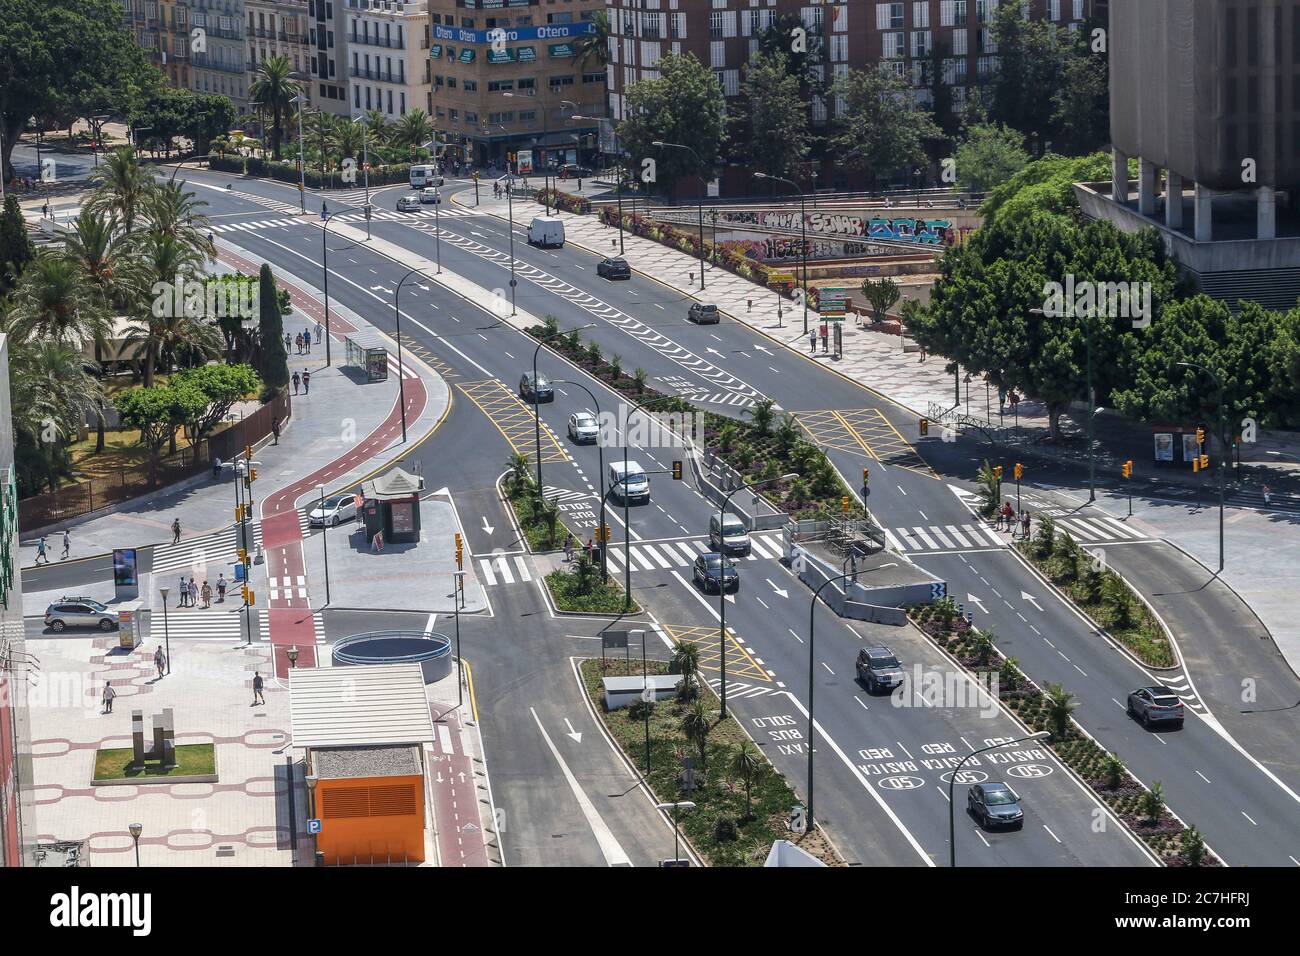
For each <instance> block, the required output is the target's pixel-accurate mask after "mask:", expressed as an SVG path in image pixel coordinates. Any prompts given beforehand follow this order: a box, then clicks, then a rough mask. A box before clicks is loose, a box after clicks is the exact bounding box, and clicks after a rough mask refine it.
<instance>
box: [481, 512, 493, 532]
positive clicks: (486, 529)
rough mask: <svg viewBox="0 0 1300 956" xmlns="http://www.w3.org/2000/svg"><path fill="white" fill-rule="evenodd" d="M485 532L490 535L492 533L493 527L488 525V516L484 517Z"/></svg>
mask: <svg viewBox="0 0 1300 956" xmlns="http://www.w3.org/2000/svg"><path fill="white" fill-rule="evenodd" d="M483 530H484V531H486V532H487V533H488V534H491V533H492V525H490V524H488V522H487V515H484V516H483Z"/></svg>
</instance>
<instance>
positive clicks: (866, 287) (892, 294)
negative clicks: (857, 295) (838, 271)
mask: <svg viewBox="0 0 1300 956" xmlns="http://www.w3.org/2000/svg"><path fill="white" fill-rule="evenodd" d="M902 294H903V292H902V290H901V289H900V288H899V286H898V283H897V282H895V281H894V280H893V279H891V278H890V277H889V276H885V277H883V278H881V279H878V280H877V279H863V280H862V297H863V298H864V299H866V300H867V305H869V306H871V321H873V322H883V321H885V319H886V318H888V317H889V310H890V309H892V308H893V307H894V306H895V305H896V304H897V303H898V300H899V298H901V297H902Z"/></svg>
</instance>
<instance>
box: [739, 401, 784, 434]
mask: <svg viewBox="0 0 1300 956" xmlns="http://www.w3.org/2000/svg"><path fill="white" fill-rule="evenodd" d="M774 408H776V402H775V401H774V400H773V399H770V398H760V399H759V400H758V401H756V402H755V403H754V404H753V405H751V406H749V408H746V409H743V410H742V411H741V414H742V415H744V416H746V417H747V418H748V419H749V423H750V425H751V427H752V428H753V429H754V431H755V432H757V433H758V434H759V435H766V434H767V433H768V432H770V431H771V430H772V422H773V421H775V420H776V412H774V411H773V409H774Z"/></svg>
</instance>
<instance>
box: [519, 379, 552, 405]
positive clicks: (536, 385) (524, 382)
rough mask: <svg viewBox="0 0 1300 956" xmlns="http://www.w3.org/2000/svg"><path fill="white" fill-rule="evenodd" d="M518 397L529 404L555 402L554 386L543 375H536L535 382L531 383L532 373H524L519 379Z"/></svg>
mask: <svg viewBox="0 0 1300 956" xmlns="http://www.w3.org/2000/svg"><path fill="white" fill-rule="evenodd" d="M519 397H520V398H522V399H523V400H524V401H526V402H529V403H531V404H534V405H535V404H537V403H538V402H553V401H555V386H554V385H552V384H551V380H550V379H549V378H547V377H546V376H545V375H542V374H540V373H539V374H538V376H537V381H536V382H534V381H533V373H532V372H524V374H523V375H521V376H520V377H519Z"/></svg>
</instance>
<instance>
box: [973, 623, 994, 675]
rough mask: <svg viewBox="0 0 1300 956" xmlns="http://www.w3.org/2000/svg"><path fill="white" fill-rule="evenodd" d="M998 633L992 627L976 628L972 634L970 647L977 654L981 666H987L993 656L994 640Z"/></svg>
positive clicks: (977, 661) (976, 660) (977, 660)
mask: <svg viewBox="0 0 1300 956" xmlns="http://www.w3.org/2000/svg"><path fill="white" fill-rule="evenodd" d="M996 640H997V634H996V633H995V632H994V631H993V629H992V628H976V629H975V630H974V632H973V633H972V634H971V640H970V647H971V651H973V652H974V654H975V662H976V663H977V664H979V666H980V667H987V666H988V663H989V661H990V660H991V659H992V658H993V647H994V642H995V641H996Z"/></svg>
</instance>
